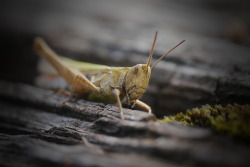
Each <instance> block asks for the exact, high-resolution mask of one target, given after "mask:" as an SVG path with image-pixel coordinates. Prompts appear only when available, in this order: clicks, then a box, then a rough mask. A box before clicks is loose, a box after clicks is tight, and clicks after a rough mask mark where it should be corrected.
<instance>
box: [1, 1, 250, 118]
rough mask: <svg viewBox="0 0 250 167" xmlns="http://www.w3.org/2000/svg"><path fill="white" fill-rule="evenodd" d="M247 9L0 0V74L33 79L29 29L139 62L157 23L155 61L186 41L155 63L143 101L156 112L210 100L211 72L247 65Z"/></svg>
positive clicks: (91, 52)
mask: <svg viewBox="0 0 250 167" xmlns="http://www.w3.org/2000/svg"><path fill="white" fill-rule="evenodd" d="M249 9H250V5H249V3H247V1H236V0H220V1H218V0H202V1H201V0H189V1H186V0H179V1H175V0H136V1H134V0H126V1H118V0H105V1H104V0H96V1H87V0H71V1H68V0H43V1H39V0H22V1H15V0H8V1H7V0H3V1H1V6H0V41H1V45H0V46H1V60H0V79H1V80H8V81H13V82H24V83H29V84H33V81H34V78H35V77H36V76H37V75H38V72H37V70H36V64H37V61H38V56H37V55H36V54H35V53H34V51H33V48H32V42H33V39H34V37H35V36H42V37H43V38H45V39H46V40H47V41H48V43H49V44H50V45H51V46H52V48H53V49H55V50H56V51H57V52H58V53H60V54H62V55H64V56H68V57H72V58H75V59H78V60H83V61H88V62H94V63H100V64H107V65H111V66H132V65H135V64H137V63H145V62H146V60H147V56H148V54H149V51H150V48H151V44H152V41H153V37H154V33H155V31H156V30H158V31H159V35H158V41H157V43H156V48H155V55H154V60H156V59H157V57H160V56H161V54H163V53H164V52H165V51H166V50H167V49H170V48H171V47H173V46H174V45H175V44H177V43H178V42H180V41H181V40H183V39H185V40H186V42H185V43H184V44H182V45H181V46H180V47H178V48H177V49H176V50H174V51H173V52H172V53H171V54H170V55H169V56H168V57H166V58H165V59H164V60H163V61H162V62H161V63H159V64H158V66H157V68H156V69H155V70H154V71H153V74H152V80H151V83H150V85H151V86H150V87H149V90H148V91H147V93H146V94H145V96H144V97H143V100H144V101H146V102H147V103H149V104H150V105H151V106H152V107H153V109H154V110H156V111H157V112H158V113H156V114H157V115H158V116H163V115H167V114H171V113H176V112H180V111H183V110H185V109H187V108H192V107H195V106H199V105H202V104H207V103H208V104H214V103H217V102H218V101H217V100H216V95H215V94H216V92H215V89H216V88H217V86H218V85H217V83H216V81H217V79H219V78H221V77H224V76H225V75H226V73H227V72H230V71H231V70H232V69H234V68H235V67H237V68H240V69H242V70H244V71H247V72H250V34H249V30H250V10H249ZM183 85H184V86H183Z"/></svg>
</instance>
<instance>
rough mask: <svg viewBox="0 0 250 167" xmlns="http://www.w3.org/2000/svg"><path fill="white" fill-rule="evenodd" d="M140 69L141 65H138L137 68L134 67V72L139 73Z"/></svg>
mask: <svg viewBox="0 0 250 167" xmlns="http://www.w3.org/2000/svg"><path fill="white" fill-rule="evenodd" d="M138 71H139V67H138V66H135V68H134V73H135V74H137V73H138Z"/></svg>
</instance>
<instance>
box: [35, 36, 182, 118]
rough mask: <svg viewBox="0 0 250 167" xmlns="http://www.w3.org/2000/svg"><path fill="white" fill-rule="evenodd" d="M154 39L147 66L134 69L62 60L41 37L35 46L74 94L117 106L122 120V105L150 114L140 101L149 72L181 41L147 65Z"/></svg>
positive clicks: (63, 58)
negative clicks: (133, 106)
mask: <svg viewBox="0 0 250 167" xmlns="http://www.w3.org/2000/svg"><path fill="white" fill-rule="evenodd" d="M156 38H157V32H156V34H155V38H154V42H153V45H152V49H151V52H150V56H149V58H148V61H147V64H137V65H135V66H133V67H109V66H104V65H96V64H91V63H85V62H82V63H81V62H78V61H75V60H71V59H68V58H65V57H61V56H58V55H57V54H56V53H55V52H54V51H53V50H51V49H50V48H49V47H48V45H47V44H46V43H45V42H44V40H43V39H41V38H36V39H35V42H34V46H35V49H36V51H37V52H38V54H39V55H40V56H42V57H43V58H45V59H46V60H47V61H48V62H49V63H50V64H51V65H52V66H53V67H54V68H55V69H56V71H57V72H58V74H59V75H60V76H62V77H63V78H64V79H65V81H66V82H67V83H68V84H69V85H70V86H71V88H72V90H73V92H75V93H76V94H77V95H81V96H84V97H85V98H87V99H89V100H94V101H103V102H106V103H118V105H119V108H120V114H121V119H124V116H123V112H122V103H126V104H128V105H131V104H132V105H138V106H139V107H141V108H143V109H145V110H147V111H148V112H149V113H151V108H150V107H149V106H148V105H147V104H145V103H143V102H142V101H140V100H139V99H140V98H141V96H142V95H143V93H144V92H145V90H146V88H147V86H148V83H149V79H150V75H151V69H152V68H153V67H154V66H155V65H156V64H157V63H158V62H159V61H160V60H161V59H162V58H163V57H164V56H166V55H167V54H168V53H169V52H170V51H172V50H173V49H174V48H176V47H177V46H179V45H180V44H181V43H182V42H184V41H182V42H181V43H179V44H178V45H177V46H175V47H174V48H172V49H171V50H170V51H168V52H167V53H165V54H164V55H163V56H162V57H161V58H159V59H158V60H157V61H156V63H155V64H154V65H153V66H150V63H151V59H152V55H153V51H154V45H155V42H156ZM86 76H88V77H89V78H90V79H88V78H87V77H86Z"/></svg>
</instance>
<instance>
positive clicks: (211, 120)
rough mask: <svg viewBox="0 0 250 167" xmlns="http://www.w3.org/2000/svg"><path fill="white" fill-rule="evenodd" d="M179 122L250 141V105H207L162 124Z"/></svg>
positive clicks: (173, 117) (180, 114) (166, 120)
mask: <svg viewBox="0 0 250 167" xmlns="http://www.w3.org/2000/svg"><path fill="white" fill-rule="evenodd" d="M171 121H178V122H180V123H181V124H183V125H188V126H200V127H209V128H212V129H214V130H215V131H217V132H220V133H224V134H227V135H229V136H232V137H237V138H243V139H250V105H238V104H234V105H226V106H221V105H215V106H213V107H212V106H210V105H205V106H202V107H201V108H195V109H192V110H187V111H186V112H184V113H179V114H176V115H175V116H168V117H165V118H164V119H162V120H158V122H160V123H167V122H171Z"/></svg>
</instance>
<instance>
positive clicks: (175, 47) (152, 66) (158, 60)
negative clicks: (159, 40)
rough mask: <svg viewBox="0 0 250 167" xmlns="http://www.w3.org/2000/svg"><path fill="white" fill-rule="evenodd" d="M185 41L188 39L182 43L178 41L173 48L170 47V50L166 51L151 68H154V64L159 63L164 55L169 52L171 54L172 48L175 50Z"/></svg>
mask: <svg viewBox="0 0 250 167" xmlns="http://www.w3.org/2000/svg"><path fill="white" fill-rule="evenodd" d="M185 41H186V40H183V41H181V42H180V43H178V44H177V45H175V46H174V47H173V48H172V49H170V50H169V51H167V52H166V53H164V54H163V55H162V56H161V57H160V58H159V59H158V60H157V61H156V62H155V63H154V65H152V67H151V69H153V68H154V66H155V65H156V64H157V63H159V61H161V59H162V58H163V57H165V56H166V55H167V54H169V53H170V52H171V51H172V50H174V49H175V48H177V47H178V46H179V45H180V44H182V43H183V42H185Z"/></svg>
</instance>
